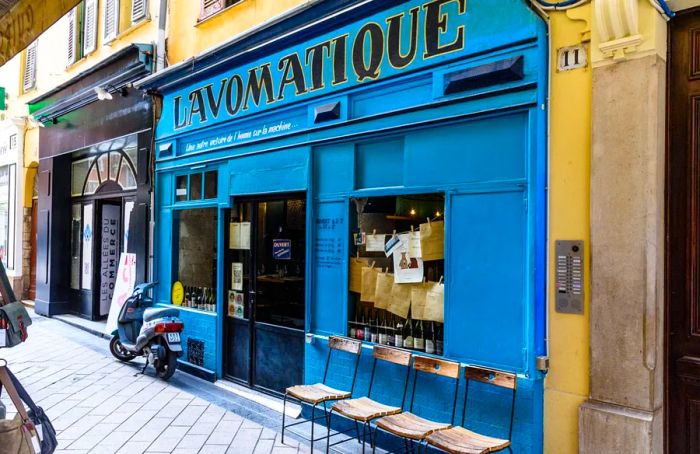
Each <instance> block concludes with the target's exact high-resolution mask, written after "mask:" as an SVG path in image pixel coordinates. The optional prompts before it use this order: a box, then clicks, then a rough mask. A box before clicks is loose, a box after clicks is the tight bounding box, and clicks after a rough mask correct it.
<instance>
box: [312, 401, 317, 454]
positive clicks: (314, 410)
mask: <svg viewBox="0 0 700 454" xmlns="http://www.w3.org/2000/svg"><path fill="white" fill-rule="evenodd" d="M315 419H316V404H314V406H313V407H311V452H314V426H315V425H316V424H314V420H315Z"/></svg>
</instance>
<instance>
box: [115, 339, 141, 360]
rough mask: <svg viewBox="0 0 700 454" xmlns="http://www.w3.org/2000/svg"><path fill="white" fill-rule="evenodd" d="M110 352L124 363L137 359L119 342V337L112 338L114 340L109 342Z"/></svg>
mask: <svg viewBox="0 0 700 454" xmlns="http://www.w3.org/2000/svg"><path fill="white" fill-rule="evenodd" d="M109 351H110V353H112V356H114V357H115V358H117V359H118V360H119V361H124V362H125V363H126V362H129V361H131V360H132V359H134V358H136V355H134V354H133V353H131V352H130V351H129V350H127V349H126V348H124V346H123V345H122V343H121V342H120V341H119V336H112V340H110V341H109Z"/></svg>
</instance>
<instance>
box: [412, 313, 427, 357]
mask: <svg viewBox="0 0 700 454" xmlns="http://www.w3.org/2000/svg"><path fill="white" fill-rule="evenodd" d="M413 332H414V336H413V348H415V349H416V350H419V351H422V352H424V351H425V338H424V337H423V320H416V329H415V330H414V331H413Z"/></svg>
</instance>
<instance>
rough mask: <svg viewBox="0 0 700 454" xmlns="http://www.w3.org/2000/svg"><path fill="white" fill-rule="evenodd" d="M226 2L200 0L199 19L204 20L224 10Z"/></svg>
mask: <svg viewBox="0 0 700 454" xmlns="http://www.w3.org/2000/svg"><path fill="white" fill-rule="evenodd" d="M225 5H226V2H225V1H224V0H202V10H201V11H200V13H199V18H200V19H205V18H207V17H209V16H211V15H213V14H216V13H218V12H219V11H221V10H222V9H224V7H225Z"/></svg>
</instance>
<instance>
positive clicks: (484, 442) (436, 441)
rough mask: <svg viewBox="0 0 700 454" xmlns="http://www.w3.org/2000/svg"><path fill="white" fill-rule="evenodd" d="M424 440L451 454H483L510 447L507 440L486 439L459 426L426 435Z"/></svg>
mask: <svg viewBox="0 0 700 454" xmlns="http://www.w3.org/2000/svg"><path fill="white" fill-rule="evenodd" d="M425 440H426V441H427V442H428V443H429V444H431V445H433V446H435V447H437V448H440V449H442V450H443V451H446V452H449V453H451V454H485V453H489V452H496V451H500V450H501V449H505V448H507V447H508V446H510V441H508V440H501V439H500V438H493V437H487V436H486V435H481V434H478V433H476V432H472V431H471V430H469V429H465V428H464V427H460V426H457V427H451V428H449V429H445V430H438V431H436V432H433V433H431V434H430V435H428V436H427V437H426V439H425Z"/></svg>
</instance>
